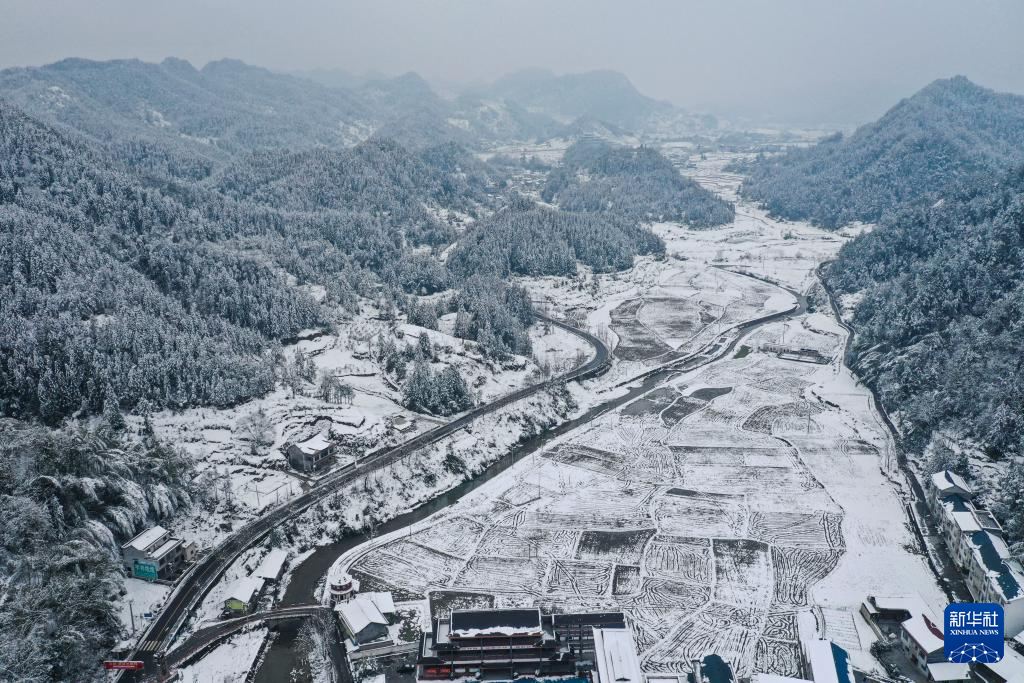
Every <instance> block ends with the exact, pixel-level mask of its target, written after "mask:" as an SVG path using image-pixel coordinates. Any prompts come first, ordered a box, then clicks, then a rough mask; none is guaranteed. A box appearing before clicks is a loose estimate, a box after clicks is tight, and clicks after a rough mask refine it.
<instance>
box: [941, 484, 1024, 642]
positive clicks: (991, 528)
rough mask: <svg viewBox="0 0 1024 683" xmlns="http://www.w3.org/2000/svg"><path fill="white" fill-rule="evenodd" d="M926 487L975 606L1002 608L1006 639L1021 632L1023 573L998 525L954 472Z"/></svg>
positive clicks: (953, 557) (1023, 619)
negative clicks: (981, 604)
mask: <svg viewBox="0 0 1024 683" xmlns="http://www.w3.org/2000/svg"><path fill="white" fill-rule="evenodd" d="M928 483H929V486H928V494H927V495H928V505H929V507H930V508H931V510H932V514H933V515H934V517H935V519H936V520H937V522H938V525H939V527H940V529H941V532H942V536H943V539H944V540H945V542H946V547H947V548H948V549H949V555H950V557H951V558H952V560H953V562H954V563H956V565H957V567H958V568H959V569H960V570H961V572H962V573H963V575H964V577H965V578H966V580H967V588H968V590H970V591H971V595H972V596H973V597H974V600H975V601H976V602H994V603H996V604H999V605H1002V607H1003V611H1004V613H1005V615H1006V619H1005V630H1006V637H1007V638H1013V637H1015V636H1016V635H1018V634H1020V633H1021V632H1024V567H1022V566H1021V563H1020V561H1019V560H1017V559H1016V558H1014V557H1013V556H1012V555H1011V553H1010V549H1009V547H1008V546H1007V544H1006V539H1005V538H1004V536H1003V530H1002V528H1001V527H1000V526H999V523H998V522H997V521H996V520H995V518H994V517H993V516H992V514H991V513H990V512H988V511H987V510H985V509H983V508H981V507H979V506H978V505H977V504H976V503H975V500H974V491H973V489H971V487H970V485H969V484H968V483H967V482H966V481H964V479H963V477H961V476H959V475H957V474H956V473H955V472H950V471H948V470H946V471H943V472H937V473H935V474H934V475H932V477H931V480H930V481H929V482H928Z"/></svg>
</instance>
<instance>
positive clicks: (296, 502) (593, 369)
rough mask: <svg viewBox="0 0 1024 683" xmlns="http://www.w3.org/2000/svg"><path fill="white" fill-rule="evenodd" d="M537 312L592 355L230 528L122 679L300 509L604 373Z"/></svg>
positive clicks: (602, 365)
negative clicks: (545, 394) (485, 420)
mask: <svg viewBox="0 0 1024 683" xmlns="http://www.w3.org/2000/svg"><path fill="white" fill-rule="evenodd" d="M536 317H537V318H538V319H540V320H544V321H546V322H548V323H550V324H552V325H555V326H556V327H559V328H561V329H563V330H566V331H567V332H569V333H570V334H574V335H576V336H577V337H580V338H581V339H583V340H584V341H586V342H587V343H589V344H590V345H591V346H592V347H593V348H594V351H595V353H594V357H593V358H591V359H590V360H589V361H587V362H586V363H584V364H583V365H581V366H579V367H578V368H575V369H574V370H571V371H569V372H567V373H565V374H563V375H559V376H558V377H555V378H553V379H550V380H547V381H545V382H542V383H540V384H536V385H533V386H529V387H525V388H523V389H519V390H517V391H513V392H512V393H510V394H506V395H505V396H502V397H501V398H498V399H496V400H494V401H492V402H490V403H486V404H484V405H481V406H477V407H476V408H473V409H472V410H470V411H468V412H466V413H464V414H463V415H461V416H459V417H457V418H456V419H454V420H452V421H450V422H446V423H445V424H443V425H440V426H437V427H434V428H433V429H430V430H428V431H425V432H423V433H422V434H418V435H416V436H414V437H413V438H411V439H409V440H408V441H405V442H404V443H402V444H399V445H398V446H395V447H394V448H390V449H386V450H383V451H378V452H375V453H370V454H368V455H367V456H365V457H364V458H363V459H362V461H360V462H359V463H357V464H356V465H355V466H354V467H349V468H346V469H344V470H340V471H337V472H333V473H330V474H328V475H326V476H325V477H324V478H323V479H321V480H320V481H319V482H317V484H316V485H315V486H313V488H311V489H309V490H308V491H306V492H305V493H303V494H301V495H299V496H297V497H295V498H293V499H291V500H289V501H288V502H286V503H284V504H282V505H281V506H279V507H276V508H274V509H273V510H271V511H270V512H268V513H266V514H265V515H263V516H261V517H258V518H257V519H254V520H253V521H251V522H249V523H248V524H246V525H245V526H243V527H242V528H241V529H239V530H238V531H235V532H234V533H232V534H231V535H230V536H228V537H227V538H225V539H224V541H223V542H221V544H220V545H218V546H217V547H215V548H214V549H213V550H212V551H211V552H210V553H208V554H207V555H205V556H204V557H202V558H201V559H200V560H199V561H198V562H196V564H195V565H193V566H192V567H191V568H190V569H189V570H188V571H187V572H186V574H185V575H184V576H183V577H182V578H181V579H180V580H179V582H178V585H177V587H176V588H175V590H174V592H173V593H172V594H171V595H170V597H169V598H168V599H167V602H166V603H165V605H164V608H163V610H162V611H161V612H160V614H159V615H158V616H157V618H156V619H155V620H154V621H153V623H152V624H151V625H150V626H149V628H148V629H147V630H146V633H145V634H144V635H143V637H142V640H141V641H140V642H139V644H138V645H137V646H136V647H135V648H134V649H133V650H132V652H131V653H130V655H129V656H128V657H126V659H131V660H141V661H143V662H145V664H146V668H145V670H144V672H142V673H136V672H127V673H125V674H124V675H123V680H126V681H134V680H143V679H145V678H148V677H150V676H154V675H159V674H160V671H159V668H160V667H159V666H158V664H157V663H155V662H154V655H156V653H162V652H163V651H164V650H165V649H166V647H167V645H168V644H169V643H170V641H172V640H173V639H174V636H175V635H177V633H178V630H179V629H180V628H181V625H182V624H183V623H184V621H185V619H186V617H187V616H188V614H189V613H190V612H191V611H192V610H193V609H194V608H195V607H196V606H197V605H198V604H199V602H200V601H201V600H202V599H203V597H204V596H205V595H206V594H207V593H208V592H209V591H210V589H211V588H212V587H213V585H214V584H215V583H216V582H217V580H218V579H219V578H220V576H221V575H222V574H223V573H224V572H225V571H226V570H227V568H228V567H229V566H231V564H232V563H233V562H234V561H235V559H237V558H238V556H239V555H240V554H241V553H242V552H244V551H245V550H248V549H249V548H251V547H252V546H254V545H256V544H257V543H258V542H259V541H260V540H262V539H263V537H264V536H266V535H267V534H268V533H270V531H271V529H273V528H275V527H277V526H279V525H281V524H284V523H285V522H288V521H289V520H292V519H294V518H295V517H297V516H299V515H301V514H302V513H303V512H305V511H306V510H308V509H309V508H310V507H312V506H313V505H315V504H317V503H319V502H320V501H322V500H323V499H325V498H326V497H328V496H329V495H331V494H332V493H334V492H335V491H337V490H338V489H339V488H340V487H342V486H344V485H345V484H348V483H351V482H352V481H355V480H357V479H359V478H360V477H362V476H364V475H366V474H367V473H369V472H372V471H374V470H376V469H379V468H381V467H385V466H387V465H389V464H391V463H393V462H395V461H396V460H399V459H401V458H403V457H405V456H407V455H409V454H410V453H412V452H414V451H416V450H418V449H420V448H423V447H424V446H429V445H431V444H433V443H435V442H437V441H440V440H441V439H443V438H445V437H447V436H449V435H451V434H453V433H455V432H457V431H458V430H460V429H463V428H464V427H466V426H467V425H469V424H470V423H472V422H473V421H474V420H476V419H477V418H479V417H482V416H484V415H487V414H488V413H492V412H494V411H496V410H498V409H500V408H503V407H505V406H507V405H509V404H511V403H514V402H516V401H519V400H522V399H524V398H527V397H529V396H533V395H534V394H537V393H539V392H541V391H545V390H547V389H549V388H551V387H554V386H557V385H559V384H562V383H565V382H572V381H579V380H585V379H589V378H591V377H595V376H597V375H600V374H601V373H603V372H604V371H605V370H607V369H608V366H609V364H610V361H611V354H610V352H609V350H608V347H607V346H605V345H604V343H603V342H602V341H601V340H600V339H598V338H597V337H595V336H594V335H592V334H590V333H589V332H586V331H584V330H580V329H577V328H575V327H572V326H570V325H567V324H566V323H564V322H562V321H560V320H555V319H554V318H550V317H548V316H545V315H541V314H537V315H536ZM161 657H162V655H161Z"/></svg>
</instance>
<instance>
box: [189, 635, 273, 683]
mask: <svg viewBox="0 0 1024 683" xmlns="http://www.w3.org/2000/svg"><path fill="white" fill-rule="evenodd" d="M266 637H267V629H266V628H254V629H252V630H250V631H244V632H242V633H239V634H238V635H235V636H232V637H231V638H229V639H228V640H227V641H225V642H224V643H222V644H221V645H218V646H217V647H216V648H214V649H213V651H211V652H210V653H209V654H208V655H206V656H205V657H203V658H202V659H200V660H199V661H197V662H195V663H194V664H190V665H189V666H186V667H182V668H181V669H179V670H178V678H177V680H179V681H181V683H243V681H245V680H246V677H247V676H248V675H249V669H250V668H252V665H253V662H255V661H256V657H258V656H259V654H260V648H262V647H263V641H264V639H266Z"/></svg>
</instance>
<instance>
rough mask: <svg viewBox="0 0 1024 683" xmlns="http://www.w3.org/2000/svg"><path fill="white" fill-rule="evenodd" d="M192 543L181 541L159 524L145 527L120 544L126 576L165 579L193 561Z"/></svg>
mask: <svg viewBox="0 0 1024 683" xmlns="http://www.w3.org/2000/svg"><path fill="white" fill-rule="evenodd" d="M195 553H196V550H195V544H194V543H185V542H184V541H183V540H182V539H180V538H175V537H173V536H171V533H170V532H169V531H167V529H165V528H163V527H162V526H154V527H150V528H149V529H146V530H145V531H143V532H142V533H140V534H139V535H137V536H135V538H132V539H131V540H130V541H128V542H127V543H125V544H124V545H122V546H121V561H122V563H123V564H124V568H125V569H126V570H127V571H128V574H129V575H130V576H133V577H135V578H137V579H145V580H146V581H157V580H160V581H167V580H169V579H171V578H173V577H174V576H176V575H177V574H178V572H179V571H180V570H181V568H182V567H183V566H184V565H185V564H186V563H188V562H194V561H195Z"/></svg>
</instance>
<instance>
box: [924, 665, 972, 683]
mask: <svg viewBox="0 0 1024 683" xmlns="http://www.w3.org/2000/svg"><path fill="white" fill-rule="evenodd" d="M928 674H929V675H930V676H931V679H932V680H933V681H935V682H936V683H943V681H967V680H970V678H971V667H970V666H968V665H967V664H957V663H955V662H932V663H931V664H929V665H928Z"/></svg>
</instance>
